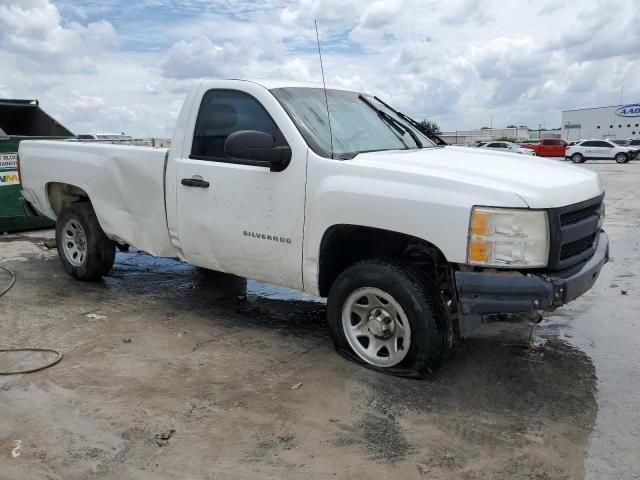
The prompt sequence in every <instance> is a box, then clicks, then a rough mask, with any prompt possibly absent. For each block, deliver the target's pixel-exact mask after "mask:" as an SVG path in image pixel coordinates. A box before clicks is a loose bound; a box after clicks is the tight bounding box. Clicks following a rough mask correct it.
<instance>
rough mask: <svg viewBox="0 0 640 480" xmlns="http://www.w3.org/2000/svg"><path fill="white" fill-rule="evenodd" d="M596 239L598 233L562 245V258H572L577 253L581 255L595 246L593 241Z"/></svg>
mask: <svg viewBox="0 0 640 480" xmlns="http://www.w3.org/2000/svg"><path fill="white" fill-rule="evenodd" d="M595 240H596V234H595V233H594V234H592V235H589V236H588V237H585V238H581V239H580V240H576V241H575V242H570V243H567V244H565V245H562V247H560V260H565V259H567V258H571V257H573V256H575V255H580V254H581V253H582V252H584V251H585V250H588V249H589V248H591V247H592V246H593V242H595Z"/></svg>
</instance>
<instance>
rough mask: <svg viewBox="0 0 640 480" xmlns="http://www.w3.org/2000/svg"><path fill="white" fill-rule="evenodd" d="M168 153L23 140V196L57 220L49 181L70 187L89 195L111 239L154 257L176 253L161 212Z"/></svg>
mask: <svg viewBox="0 0 640 480" xmlns="http://www.w3.org/2000/svg"><path fill="white" fill-rule="evenodd" d="M168 151H169V150H168V149H166V148H152V147H141V146H132V145H112V144H104V143H95V142H78V141H25V142H21V144H20V148H19V155H20V165H21V170H22V187H23V192H24V196H25V199H26V200H28V201H29V202H30V203H31V204H32V206H33V207H35V208H36V210H38V211H39V212H40V213H41V214H43V215H45V216H47V217H49V218H51V219H54V220H55V219H56V217H57V213H58V212H56V209H55V201H54V202H51V201H50V195H49V193H50V192H52V191H54V189H53V188H52V184H54V183H60V184H66V185H73V186H75V187H77V188H80V189H82V190H83V191H84V192H86V193H87V195H88V196H89V198H90V199H91V201H92V204H93V206H94V209H95V212H96V215H97V217H98V220H99V221H100V225H101V226H102V229H103V230H104V231H105V233H106V234H107V236H108V237H109V238H112V239H114V240H116V241H118V242H120V243H126V244H129V245H131V246H134V247H136V248H139V249H141V250H144V251H147V252H149V253H151V254H153V255H157V256H165V257H174V256H176V251H175V248H174V247H173V245H172V243H171V239H170V237H169V232H168V230H167V219H166V213H165V190H164V189H165V182H164V175H165V165H166V158H167V154H168ZM52 203H53V205H52Z"/></svg>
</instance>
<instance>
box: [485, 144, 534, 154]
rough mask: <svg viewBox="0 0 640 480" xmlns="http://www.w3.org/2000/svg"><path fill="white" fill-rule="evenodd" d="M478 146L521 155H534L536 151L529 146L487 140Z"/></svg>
mask: <svg viewBox="0 0 640 480" xmlns="http://www.w3.org/2000/svg"><path fill="white" fill-rule="evenodd" d="M480 148H491V149H496V150H500V151H502V152H511V153H519V154H521V155H534V156H535V154H536V152H534V151H533V150H531V149H530V148H522V147H521V146H520V145H516V144H515V143H512V142H489V143H485V144H484V145H481V146H480Z"/></svg>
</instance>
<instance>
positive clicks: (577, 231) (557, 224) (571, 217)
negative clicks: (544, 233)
mask: <svg viewBox="0 0 640 480" xmlns="http://www.w3.org/2000/svg"><path fill="white" fill-rule="evenodd" d="M603 197H604V194H603V195H600V196H598V197H596V198H592V199H591V200H587V201H585V202H580V203H576V204H574V205H569V206H567V207H561V208H552V209H550V210H549V212H548V213H549V229H550V235H551V245H550V249H549V269H550V270H565V269H567V268H570V267H572V266H573V265H575V264H577V263H580V262H582V261H583V260H586V259H587V258H589V257H591V255H593V253H594V252H595V250H596V246H597V244H598V237H599V233H600V232H599V229H598V221H599V219H600V215H602V214H603V213H604V203H603Z"/></svg>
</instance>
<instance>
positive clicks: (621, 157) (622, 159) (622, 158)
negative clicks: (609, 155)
mask: <svg viewBox="0 0 640 480" xmlns="http://www.w3.org/2000/svg"><path fill="white" fill-rule="evenodd" d="M614 160H615V161H616V163H627V162H628V161H629V155H627V154H626V153H622V152H620V153H616V156H615V157H614Z"/></svg>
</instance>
